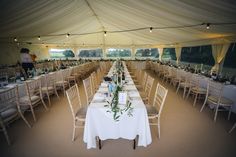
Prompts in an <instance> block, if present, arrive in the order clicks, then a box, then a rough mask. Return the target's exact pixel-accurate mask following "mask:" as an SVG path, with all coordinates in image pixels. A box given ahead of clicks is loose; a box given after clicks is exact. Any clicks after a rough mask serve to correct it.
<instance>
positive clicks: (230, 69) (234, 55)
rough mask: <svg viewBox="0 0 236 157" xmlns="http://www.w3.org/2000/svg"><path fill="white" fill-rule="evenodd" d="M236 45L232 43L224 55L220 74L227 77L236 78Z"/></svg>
mask: <svg viewBox="0 0 236 157" xmlns="http://www.w3.org/2000/svg"><path fill="white" fill-rule="evenodd" d="M235 61H236V43H232V44H231V45H230V47H229V49H228V51H227V53H226V56H225V61H224V65H223V70H222V73H223V75H227V76H232V75H235V76H236V70H235V68H236V62H235Z"/></svg>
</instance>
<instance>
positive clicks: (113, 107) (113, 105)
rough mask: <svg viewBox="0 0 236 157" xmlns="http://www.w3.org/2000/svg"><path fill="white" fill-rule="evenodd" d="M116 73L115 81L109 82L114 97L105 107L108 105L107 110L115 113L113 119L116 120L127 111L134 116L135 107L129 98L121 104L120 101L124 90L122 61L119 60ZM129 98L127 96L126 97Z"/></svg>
mask: <svg viewBox="0 0 236 157" xmlns="http://www.w3.org/2000/svg"><path fill="white" fill-rule="evenodd" d="M115 68H116V69H115V70H116V73H115V74H113V76H114V77H113V81H114V82H115V83H111V82H110V83H109V85H108V91H109V92H110V93H111V96H112V99H111V101H107V102H108V104H107V105H104V107H107V108H108V110H107V112H109V113H113V119H114V120H115V121H119V118H120V116H121V115H122V114H124V113H127V115H128V116H132V112H133V107H132V103H131V102H130V101H129V100H128V101H125V102H126V104H123V105H121V104H120V103H119V96H120V94H121V92H122V91H123V90H122V88H123V85H124V84H123V83H122V82H123V81H122V80H123V78H124V76H123V75H124V67H123V64H122V62H120V61H117V62H116V66H115ZM126 98H127V97H126Z"/></svg>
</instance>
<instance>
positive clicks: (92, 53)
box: [78, 49, 103, 58]
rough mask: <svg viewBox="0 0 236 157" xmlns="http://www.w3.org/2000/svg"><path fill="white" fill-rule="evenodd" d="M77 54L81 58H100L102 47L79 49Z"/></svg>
mask: <svg viewBox="0 0 236 157" xmlns="http://www.w3.org/2000/svg"><path fill="white" fill-rule="evenodd" d="M78 56H79V57H81V58H101V57H102V56H103V54H102V49H81V50H79V53H78Z"/></svg>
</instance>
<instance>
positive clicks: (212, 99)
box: [208, 95, 234, 106]
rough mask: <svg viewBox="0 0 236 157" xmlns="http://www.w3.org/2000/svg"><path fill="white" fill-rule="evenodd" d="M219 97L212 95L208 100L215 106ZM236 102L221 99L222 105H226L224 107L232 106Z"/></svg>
mask: <svg viewBox="0 0 236 157" xmlns="http://www.w3.org/2000/svg"><path fill="white" fill-rule="evenodd" d="M218 99H219V97H217V96H214V95H210V96H208V100H209V101H210V102H212V103H214V104H217V102H218ZM233 103H234V102H233V101H232V100H230V99H228V98H225V97H221V99H220V105H224V106H231V105H232V104H233Z"/></svg>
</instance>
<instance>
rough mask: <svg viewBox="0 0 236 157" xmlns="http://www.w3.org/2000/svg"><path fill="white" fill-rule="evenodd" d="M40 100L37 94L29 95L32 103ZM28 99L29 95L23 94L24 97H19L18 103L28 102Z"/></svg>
mask: <svg viewBox="0 0 236 157" xmlns="http://www.w3.org/2000/svg"><path fill="white" fill-rule="evenodd" d="M39 100H40V97H39V96H37V95H33V96H31V102H32V103H34V102H37V101H39ZM29 101H30V100H29V96H24V97H21V98H20V103H28V102H29Z"/></svg>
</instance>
